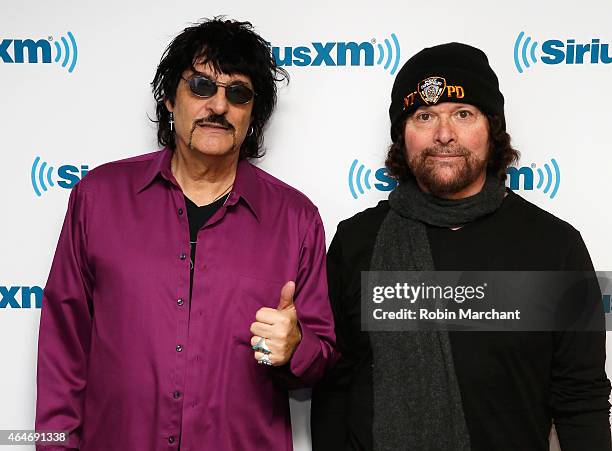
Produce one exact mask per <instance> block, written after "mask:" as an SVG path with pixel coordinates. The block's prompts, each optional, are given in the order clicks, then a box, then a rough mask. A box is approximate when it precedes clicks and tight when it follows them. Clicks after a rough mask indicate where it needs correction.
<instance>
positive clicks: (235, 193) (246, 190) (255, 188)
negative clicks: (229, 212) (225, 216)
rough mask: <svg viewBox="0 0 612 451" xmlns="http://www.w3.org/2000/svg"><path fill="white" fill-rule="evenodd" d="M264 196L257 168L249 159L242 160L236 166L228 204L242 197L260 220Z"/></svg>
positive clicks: (232, 203) (234, 202)
mask: <svg viewBox="0 0 612 451" xmlns="http://www.w3.org/2000/svg"><path fill="white" fill-rule="evenodd" d="M262 196H263V193H262V191H261V181H260V180H259V177H258V176H257V169H256V168H255V167H254V166H253V165H252V164H251V163H249V162H248V161H247V160H240V161H239V162H238V167H237V168H236V180H235V181H234V188H233V189H232V192H231V193H230V195H229V198H228V199H227V204H228V205H234V204H236V203H237V202H238V200H239V199H242V200H244V202H245V203H246V204H247V206H248V207H249V209H250V210H251V212H253V214H254V215H255V217H256V218H257V220H259V219H260V218H261V207H262V201H263V199H262Z"/></svg>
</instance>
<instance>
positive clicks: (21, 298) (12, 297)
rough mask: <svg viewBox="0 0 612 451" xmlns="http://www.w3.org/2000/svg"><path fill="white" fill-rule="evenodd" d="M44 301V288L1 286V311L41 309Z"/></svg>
mask: <svg viewBox="0 0 612 451" xmlns="http://www.w3.org/2000/svg"><path fill="white" fill-rule="evenodd" d="M42 300H43V289H42V287H39V286H33V287H20V286H17V287H5V286H2V285H0V309H3V308H41V307H42Z"/></svg>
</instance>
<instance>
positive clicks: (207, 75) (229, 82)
mask: <svg viewBox="0 0 612 451" xmlns="http://www.w3.org/2000/svg"><path fill="white" fill-rule="evenodd" d="M191 75H192V76H193V75H201V76H203V77H206V78H208V79H210V80H214V79H215V78H214V77H213V76H212V75H211V74H207V73H206V72H200V71H197V70H194V71H193V74H191ZM227 83H228V84H229V85H242V86H246V87H247V88H251V86H250V85H249V83H247V82H246V81H244V80H232V79H231V75H230V81H228V82H227Z"/></svg>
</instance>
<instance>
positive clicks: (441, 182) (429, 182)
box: [408, 146, 487, 197]
mask: <svg viewBox="0 0 612 451" xmlns="http://www.w3.org/2000/svg"><path fill="white" fill-rule="evenodd" d="M434 156H454V157H456V158H453V160H451V161H436V160H435V159H434V158H431V157H434ZM486 166H487V160H486V159H484V160H481V159H479V158H477V157H476V156H474V154H473V153H472V152H471V151H470V150H469V149H467V148H466V147H463V146H453V147H446V146H433V147H427V148H425V149H424V150H423V151H421V152H420V153H418V154H417V155H413V156H412V157H411V158H410V157H409V158H408V167H409V168H410V170H411V171H412V174H413V175H414V177H415V178H416V179H417V181H418V182H419V184H421V185H422V186H423V187H424V188H426V189H427V191H429V192H430V193H431V194H433V195H434V196H437V197H444V196H447V195H449V194H454V193H457V192H459V191H461V190H463V189H465V188H467V187H468V186H470V185H471V184H472V183H474V182H475V181H476V180H477V179H478V177H480V175H481V174H482V173H483V172H484V171H485V170H486Z"/></svg>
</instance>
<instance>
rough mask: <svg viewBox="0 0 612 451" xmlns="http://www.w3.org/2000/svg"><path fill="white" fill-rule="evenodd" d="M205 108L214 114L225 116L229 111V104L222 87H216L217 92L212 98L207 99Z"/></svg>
mask: <svg viewBox="0 0 612 451" xmlns="http://www.w3.org/2000/svg"><path fill="white" fill-rule="evenodd" d="M206 107H207V108H208V109H209V110H210V111H211V112H213V113H215V114H220V115H222V114H225V113H227V111H228V109H229V102H228V101H227V97H225V88H224V87H222V86H219V87H217V92H216V93H215V95H214V96H212V97H210V98H209V99H208V102H207V103H206Z"/></svg>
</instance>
